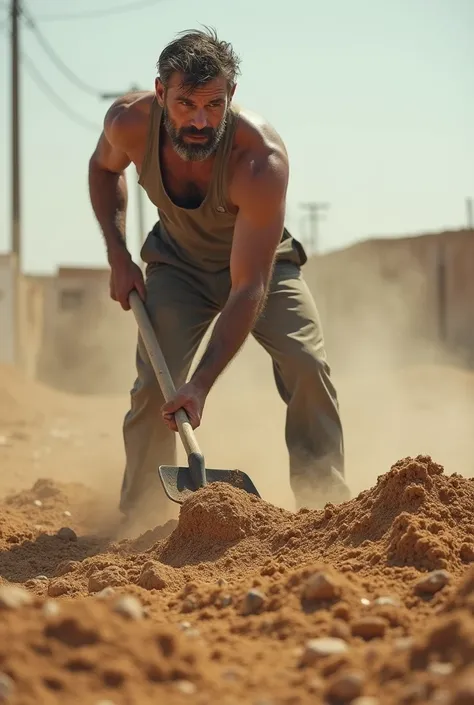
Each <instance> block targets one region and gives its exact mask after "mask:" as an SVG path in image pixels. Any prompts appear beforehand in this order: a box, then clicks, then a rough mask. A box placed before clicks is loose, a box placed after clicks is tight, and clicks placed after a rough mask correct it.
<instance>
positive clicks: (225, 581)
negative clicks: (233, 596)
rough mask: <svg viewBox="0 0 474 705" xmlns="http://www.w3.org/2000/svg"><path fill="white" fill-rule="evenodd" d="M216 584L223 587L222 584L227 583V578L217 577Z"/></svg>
mask: <svg viewBox="0 0 474 705" xmlns="http://www.w3.org/2000/svg"><path fill="white" fill-rule="evenodd" d="M217 584H218V585H219V587H224V585H227V580H226V579H225V578H219V580H218V581H217Z"/></svg>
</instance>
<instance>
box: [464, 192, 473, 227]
mask: <svg viewBox="0 0 474 705" xmlns="http://www.w3.org/2000/svg"><path fill="white" fill-rule="evenodd" d="M466 221H467V228H468V230H474V217H473V208H472V198H466Z"/></svg>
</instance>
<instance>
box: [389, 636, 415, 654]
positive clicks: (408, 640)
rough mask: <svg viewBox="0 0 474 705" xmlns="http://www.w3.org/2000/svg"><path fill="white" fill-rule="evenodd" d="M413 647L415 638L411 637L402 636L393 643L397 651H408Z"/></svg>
mask: <svg viewBox="0 0 474 705" xmlns="http://www.w3.org/2000/svg"><path fill="white" fill-rule="evenodd" d="M412 646H413V637H411V636H401V637H399V638H398V639H395V641H394V642H393V647H394V649H395V651H408V650H409V649H411V647H412Z"/></svg>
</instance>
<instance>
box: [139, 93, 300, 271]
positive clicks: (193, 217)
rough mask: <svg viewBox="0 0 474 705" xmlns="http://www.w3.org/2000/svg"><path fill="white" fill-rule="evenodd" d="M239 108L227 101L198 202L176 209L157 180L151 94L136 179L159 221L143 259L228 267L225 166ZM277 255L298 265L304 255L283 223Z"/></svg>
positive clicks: (230, 228) (155, 109)
mask: <svg viewBox="0 0 474 705" xmlns="http://www.w3.org/2000/svg"><path fill="white" fill-rule="evenodd" d="M239 111H240V109H239V107H238V106H236V105H233V104H232V105H231V109H230V110H229V116H228V120H227V124H226V127H225V131H224V134H223V135H222V137H221V139H220V142H219V144H218V147H217V150H216V153H215V159H214V164H213V170H212V175H211V180H210V183H209V186H208V190H207V193H206V196H205V198H204V200H203V201H202V203H201V205H200V206H199V207H198V208H182V207H181V206H177V205H176V204H175V203H174V202H173V201H172V200H171V199H170V197H169V196H168V193H167V192H166V189H165V187H164V184H163V179H162V174H161V166H160V134H161V127H162V117H163V110H162V108H161V106H160V105H159V103H158V101H157V100H156V97H155V98H154V99H153V101H152V104H151V110H150V118H149V126H148V134H147V143H146V150H145V156H144V160H143V163H142V168H141V171H140V175H139V179H138V183H139V184H140V186H141V187H142V188H143V189H144V190H145V191H146V193H147V195H148V197H149V199H150V201H151V202H152V203H153V204H154V205H155V206H156V208H157V212H158V218H159V219H158V222H157V223H156V225H155V226H154V227H153V229H152V230H151V232H150V233H149V234H148V236H147V238H146V240H145V243H144V245H143V247H142V251H141V257H142V260H143V261H144V262H145V263H147V264H152V263H154V262H165V263H168V264H173V265H175V266H183V267H185V268H189V267H191V268H196V267H197V268H198V269H201V270H204V271H208V272H219V271H222V270H223V269H226V268H228V267H229V264H230V253H231V249H232V239H233V235H234V226H235V221H236V217H237V212H238V210H237V209H236V208H235V207H234V206H233V205H232V203H231V202H230V200H229V197H228V170H227V166H228V163H229V157H230V153H231V150H232V146H233V141H234V135H235V129H236V126H237V120H238V115H239ZM277 259H286V260H290V261H293V262H295V263H297V264H299V265H301V264H304V262H306V259H307V258H306V254H305V252H304V249H303V247H302V246H301V244H300V243H299V242H297V241H296V240H295V239H294V238H293V237H292V236H291V235H290V233H289V232H288V230H287V229H286V227H285V228H284V229H283V232H282V237H281V241H280V244H279V246H278V250H277Z"/></svg>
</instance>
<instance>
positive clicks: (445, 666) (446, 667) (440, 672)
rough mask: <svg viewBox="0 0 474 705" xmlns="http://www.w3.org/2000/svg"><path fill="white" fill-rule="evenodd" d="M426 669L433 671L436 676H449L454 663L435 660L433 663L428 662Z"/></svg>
mask: <svg viewBox="0 0 474 705" xmlns="http://www.w3.org/2000/svg"><path fill="white" fill-rule="evenodd" d="M428 671H429V672H430V673H434V675H436V676H449V675H451V673H452V672H453V671H454V665H453V664H452V663H447V662H441V661H435V662H434V663H430V665H429V666H428Z"/></svg>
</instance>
